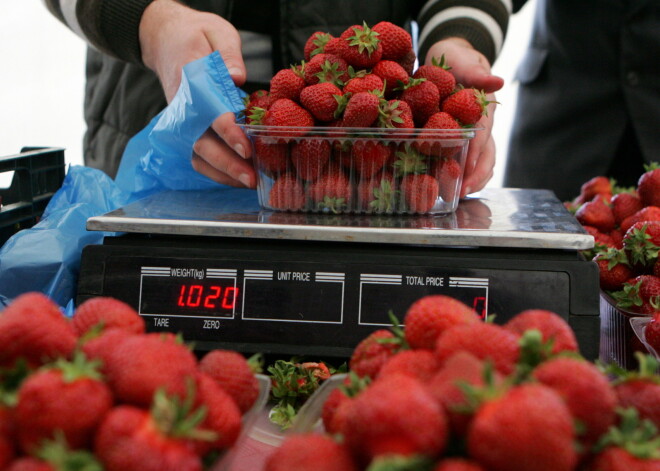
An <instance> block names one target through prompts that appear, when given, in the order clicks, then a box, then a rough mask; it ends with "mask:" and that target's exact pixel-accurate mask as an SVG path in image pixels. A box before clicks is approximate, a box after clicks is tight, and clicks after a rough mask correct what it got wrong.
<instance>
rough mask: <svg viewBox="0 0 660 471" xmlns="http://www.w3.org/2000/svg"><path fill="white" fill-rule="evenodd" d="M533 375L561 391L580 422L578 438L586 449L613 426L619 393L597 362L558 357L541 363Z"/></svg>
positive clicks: (572, 412) (575, 417)
mask: <svg viewBox="0 0 660 471" xmlns="http://www.w3.org/2000/svg"><path fill="white" fill-rule="evenodd" d="M532 377H533V378H534V379H535V380H537V381H538V382H539V383H541V384H544V385H546V386H549V387H551V388H552V389H554V390H555V391H556V392H557V393H559V395H560V396H561V397H562V399H563V400H564V402H565V403H566V405H567V406H568V409H569V411H570V413H571V415H572V416H573V420H574V421H575V422H576V423H577V424H578V427H577V435H578V439H579V440H580V442H581V443H582V444H584V445H585V446H586V447H587V448H588V447H591V446H592V445H594V444H595V443H596V442H597V441H598V439H599V438H600V436H601V435H603V434H604V433H605V432H607V430H608V429H609V428H610V426H612V425H614V422H615V419H616V414H615V408H616V406H617V396H616V394H615V392H614V388H613V387H612V386H611V385H610V382H609V380H608V378H607V377H606V376H605V375H604V374H603V373H602V372H601V371H600V370H599V369H598V368H597V367H596V366H595V365H594V364H592V363H589V362H587V361H585V360H582V359H578V358H571V357H557V358H553V359H550V360H548V361H546V362H545V363H542V364H541V365H540V366H538V367H537V368H536V369H535V370H534V372H533V373H532Z"/></svg>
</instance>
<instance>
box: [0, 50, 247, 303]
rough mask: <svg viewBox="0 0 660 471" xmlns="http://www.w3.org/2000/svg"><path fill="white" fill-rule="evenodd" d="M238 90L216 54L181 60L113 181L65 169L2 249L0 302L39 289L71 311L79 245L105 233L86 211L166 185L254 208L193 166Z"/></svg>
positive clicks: (235, 106)
mask: <svg viewBox="0 0 660 471" xmlns="http://www.w3.org/2000/svg"><path fill="white" fill-rule="evenodd" d="M243 96H245V93H244V92H243V91H241V90H240V89H238V88H237V87H236V86H235V85H234V83H233V81H232V80H231V77H230V75H229V72H228V71H227V68H226V66H225V64H224V62H223V60H222V58H221V57H220V54H219V53H218V52H214V53H212V54H210V55H208V56H206V57H204V58H202V59H199V60H197V61H194V62H191V63H190V64H188V65H186V66H185V67H184V69H183V74H182V79H181V85H180V87H179V90H178V91H177V94H176V96H175V97H174V99H173V100H172V102H171V103H170V104H169V105H168V106H167V107H166V108H165V109H164V110H163V111H162V112H161V113H160V114H158V115H157V116H156V117H155V118H154V119H153V120H152V121H151V122H150V123H149V125H148V126H147V127H146V128H145V129H143V130H142V131H140V132H139V133H138V134H137V135H136V136H135V137H133V138H132V139H131V140H130V141H129V143H128V145H127V147H126V150H125V151H124V155H123V156H122V161H121V165H120V168H119V172H118V174H117V177H116V179H115V180H114V181H113V180H112V179H110V178H109V177H107V175H105V174H104V173H103V172H101V171H99V170H95V169H92V168H88V167H82V166H71V167H69V170H68V172H67V175H66V177H65V179H64V182H63V184H62V187H61V188H60V189H59V190H58V191H57V192H56V193H55V195H53V197H52V199H51V201H50V202H49V204H48V206H47V207H46V209H45V211H44V214H43V216H42V219H41V221H40V222H39V223H38V224H36V225H35V226H34V227H32V228H30V229H25V230H22V231H20V232H18V233H17V234H15V235H14V236H13V237H11V238H10V239H9V240H8V241H7V242H6V243H5V244H4V245H3V246H2V247H1V248H0V306H2V305H3V304H4V305H7V304H8V303H9V302H10V301H11V299H13V298H14V297H16V296H18V295H20V294H22V293H26V292H29V291H40V292H43V293H44V294H46V295H48V296H49V297H51V298H52V299H53V300H54V301H55V302H57V303H58V304H59V305H60V306H62V307H66V308H67V310H68V311H69V312H71V309H72V301H73V297H74V296H75V293H76V285H77V281H78V271H79V267H80V257H81V253H82V249H83V247H85V246H86V245H88V244H98V243H101V242H102V240H103V237H104V236H105V235H108V234H107V233H103V232H93V231H87V230H86V227H85V226H86V222H87V219H88V218H89V217H92V216H98V215H101V214H105V213H107V212H109V211H112V210H114V209H117V208H119V207H121V206H124V205H126V204H128V203H130V202H132V201H135V200H137V199H139V198H142V197H144V196H148V195H151V194H154V193H158V192H161V191H164V190H172V189H173V190H203V189H207V188H208V189H215V190H216V191H217V190H218V189H220V190H222V191H226V192H227V198H232V199H235V200H237V201H245V203H246V205H248V206H249V207H252V206H254V205H255V204H256V201H257V195H256V192H255V191H254V190H247V189H238V188H233V187H229V186H225V185H220V184H218V183H215V182H213V181H212V180H210V179H209V178H207V177H205V176H203V175H201V174H199V173H197V172H196V171H195V170H194V169H193V168H192V164H191V156H192V147H193V144H194V143H195V141H197V139H198V138H199V137H200V136H201V135H202V134H203V133H204V132H205V131H206V130H207V129H208V128H209V126H210V125H211V123H212V122H213V120H214V119H215V118H217V117H218V116H220V115H221V114H223V113H227V112H232V113H238V112H239V111H240V110H241V109H242V108H243V103H242V100H241V98H242V97H243Z"/></svg>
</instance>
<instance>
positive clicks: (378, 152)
mask: <svg viewBox="0 0 660 471" xmlns="http://www.w3.org/2000/svg"><path fill="white" fill-rule="evenodd" d="M391 154H392V150H391V149H390V148H389V147H388V146H387V145H385V144H383V143H381V142H378V141H375V140H373V141H372V140H361V139H360V140H356V141H355V142H354V143H353V147H352V148H351V158H352V164H353V168H354V169H355V171H356V172H357V174H358V175H359V176H361V177H363V178H368V177H371V176H373V175H375V174H376V173H378V172H379V171H381V170H382V169H383V167H384V166H385V163H386V162H387V161H388V160H389V158H390V155H391Z"/></svg>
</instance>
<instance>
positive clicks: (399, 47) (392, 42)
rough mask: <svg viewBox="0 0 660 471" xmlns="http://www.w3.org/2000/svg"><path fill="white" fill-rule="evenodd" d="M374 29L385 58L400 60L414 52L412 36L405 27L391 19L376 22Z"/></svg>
mask: <svg viewBox="0 0 660 471" xmlns="http://www.w3.org/2000/svg"><path fill="white" fill-rule="evenodd" d="M373 30H374V31H375V32H377V33H378V39H379V40H380V44H381V46H382V48H383V57H382V58H383V59H386V60H393V61H398V60H400V59H403V58H404V57H406V55H407V54H409V53H410V52H413V44H412V37H411V36H410V34H409V33H408V31H406V30H405V29H403V28H401V27H400V26H397V25H395V24H393V23H390V22H389V21H381V22H380V23H376V24H375V25H374V27H373Z"/></svg>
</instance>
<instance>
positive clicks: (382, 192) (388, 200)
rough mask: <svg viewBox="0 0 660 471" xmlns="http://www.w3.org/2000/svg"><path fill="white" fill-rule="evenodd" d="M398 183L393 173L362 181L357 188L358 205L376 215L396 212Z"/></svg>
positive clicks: (377, 175)
mask: <svg viewBox="0 0 660 471" xmlns="http://www.w3.org/2000/svg"><path fill="white" fill-rule="evenodd" d="M396 188H397V183H396V179H395V178H394V175H393V174H392V173H391V172H385V173H382V174H376V175H374V176H372V177H369V178H363V179H362V180H360V183H359V184H358V188H357V198H358V201H357V205H358V207H359V208H360V209H363V210H366V211H367V212H374V213H391V212H393V211H394V207H395V206H394V205H395V204H396V202H395V197H396Z"/></svg>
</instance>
